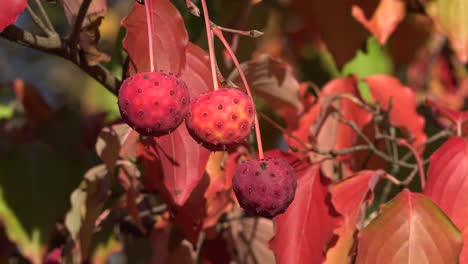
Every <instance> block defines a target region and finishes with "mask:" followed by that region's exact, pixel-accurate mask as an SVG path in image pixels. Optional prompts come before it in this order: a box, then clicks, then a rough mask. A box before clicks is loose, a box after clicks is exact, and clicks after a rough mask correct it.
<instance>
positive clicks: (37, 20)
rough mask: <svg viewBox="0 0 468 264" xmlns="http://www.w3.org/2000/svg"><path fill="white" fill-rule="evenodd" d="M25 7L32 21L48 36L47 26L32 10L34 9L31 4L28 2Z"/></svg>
mask: <svg viewBox="0 0 468 264" xmlns="http://www.w3.org/2000/svg"><path fill="white" fill-rule="evenodd" d="M26 9H27V10H28V13H29V15H30V16H31V18H32V19H33V21H34V23H35V24H36V25H37V26H38V27H39V28H40V29H41V31H42V32H43V33H44V34H46V35H47V36H50V34H51V32H50V30H49V29H48V28H47V26H46V25H45V24H44V23H43V22H42V20H41V18H40V17H39V16H38V15H37V14H36V12H34V10H33V9H32V8H31V6H30V5H29V4H28V5H27V6H26Z"/></svg>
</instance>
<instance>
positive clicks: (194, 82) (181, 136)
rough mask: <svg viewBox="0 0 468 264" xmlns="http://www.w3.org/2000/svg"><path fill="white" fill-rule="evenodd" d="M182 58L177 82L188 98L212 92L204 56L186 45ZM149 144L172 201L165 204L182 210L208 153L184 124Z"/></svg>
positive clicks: (206, 160) (194, 48)
mask: <svg viewBox="0 0 468 264" xmlns="http://www.w3.org/2000/svg"><path fill="white" fill-rule="evenodd" d="M185 57H186V59H187V60H186V64H185V67H184V69H183V70H182V74H181V78H182V79H183V80H185V82H186V83H187V86H188V89H189V92H190V96H191V97H192V98H193V97H195V96H196V95H198V94H200V93H203V92H207V91H209V90H212V89H213V88H212V87H213V84H212V83H211V81H210V80H211V79H210V77H207V76H210V70H209V69H210V68H209V67H210V66H209V60H208V59H207V55H206V52H204V51H203V50H202V49H200V48H199V47H198V46H196V45H194V44H189V45H188V47H187V50H186V56H185ZM150 141H153V142H152V143H150V145H152V147H153V149H154V150H155V151H156V152H157V153H158V157H159V159H160V161H161V166H162V171H163V175H164V176H163V182H164V186H165V188H166V189H167V191H168V192H169V193H170V195H171V197H172V201H167V202H169V203H172V202H174V203H175V204H176V205H177V206H182V205H183V204H184V203H185V201H186V200H187V199H188V197H189V196H190V193H191V192H192V190H193V189H194V188H195V187H196V186H197V184H198V182H199V181H200V180H201V178H202V176H203V173H204V171H205V167H206V163H207V162H208V157H209V154H210V152H209V151H208V150H207V149H205V148H203V147H202V146H200V145H199V144H198V143H197V142H196V141H195V140H193V139H192V137H191V136H190V134H189V133H188V131H187V128H186V127H185V125H184V124H182V125H181V126H179V127H178V128H177V129H176V130H175V131H174V132H172V133H171V134H169V135H167V136H163V137H160V138H157V139H150ZM155 162H156V161H155ZM156 175H157V174H156ZM150 177H151V176H150Z"/></svg>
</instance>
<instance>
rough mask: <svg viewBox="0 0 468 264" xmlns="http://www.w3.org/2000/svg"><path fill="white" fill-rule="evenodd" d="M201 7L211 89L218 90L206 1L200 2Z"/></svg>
mask: <svg viewBox="0 0 468 264" xmlns="http://www.w3.org/2000/svg"><path fill="white" fill-rule="evenodd" d="M201 2H202V6H203V16H204V18H205V27H206V37H207V38H208V49H209V52H210V64H211V76H212V77H213V87H214V89H215V91H216V90H218V88H219V86H218V78H217V75H216V57H215V51H214V45H213V32H212V31H211V20H210V16H209V14H208V7H207V6H206V0H201Z"/></svg>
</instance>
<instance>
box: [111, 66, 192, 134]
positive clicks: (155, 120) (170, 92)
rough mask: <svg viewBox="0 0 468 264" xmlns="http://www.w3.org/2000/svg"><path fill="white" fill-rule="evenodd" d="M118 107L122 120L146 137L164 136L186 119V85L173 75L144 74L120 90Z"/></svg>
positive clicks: (187, 107)
mask: <svg viewBox="0 0 468 264" xmlns="http://www.w3.org/2000/svg"><path fill="white" fill-rule="evenodd" d="M118 105H119V110H120V114H121V115H122V119H123V120H124V121H125V122H126V123H127V124H128V125H129V126H130V127H132V128H133V129H134V130H136V131H137V132H139V133H140V134H141V135H144V136H155V137H156V136H162V135H166V134H168V133H170V132H171V131H173V130H174V129H176V128H177V127H178V126H179V125H180V124H181V123H182V121H183V120H184V119H185V117H186V116H187V113H188V110H189V106H190V96H189V92H188V89H187V85H186V84H185V82H184V81H182V80H180V79H178V78H177V77H176V76H174V74H171V73H169V74H167V73H164V72H141V73H137V74H135V75H133V76H131V77H129V78H127V79H126V80H125V81H124V82H123V83H122V86H121V87H120V90H119V98H118Z"/></svg>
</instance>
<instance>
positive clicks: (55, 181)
mask: <svg viewBox="0 0 468 264" xmlns="http://www.w3.org/2000/svg"><path fill="white" fill-rule="evenodd" d="M2 143H3V144H5V145H7V144H8V142H5V143H4V142H2ZM10 144H11V143H10ZM8 149H10V150H9V151H6V150H3V151H2V152H0V221H1V222H3V223H4V225H5V230H6V233H7V236H8V238H9V239H10V240H11V241H14V242H15V243H16V244H17V245H18V248H19V250H20V252H21V254H23V255H24V256H25V257H26V258H28V259H29V260H31V261H32V262H36V263H40V260H41V258H42V256H41V254H42V253H44V250H45V249H46V243H47V242H48V240H49V235H50V234H51V232H52V230H53V229H54V227H55V222H56V221H57V219H59V218H60V217H61V216H62V215H63V214H64V213H65V212H66V209H67V207H68V199H67V197H68V196H69V194H70V192H71V190H73V187H74V186H76V184H77V183H78V182H79V180H80V178H81V175H82V172H81V170H82V166H83V162H82V161H80V160H77V159H71V158H70V157H67V156H64V155H60V154H59V153H57V152H56V151H55V150H54V149H52V148H51V147H50V146H49V145H46V144H44V143H41V142H38V141H36V142H34V143H30V144H21V145H14V147H12V148H8Z"/></svg>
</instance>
